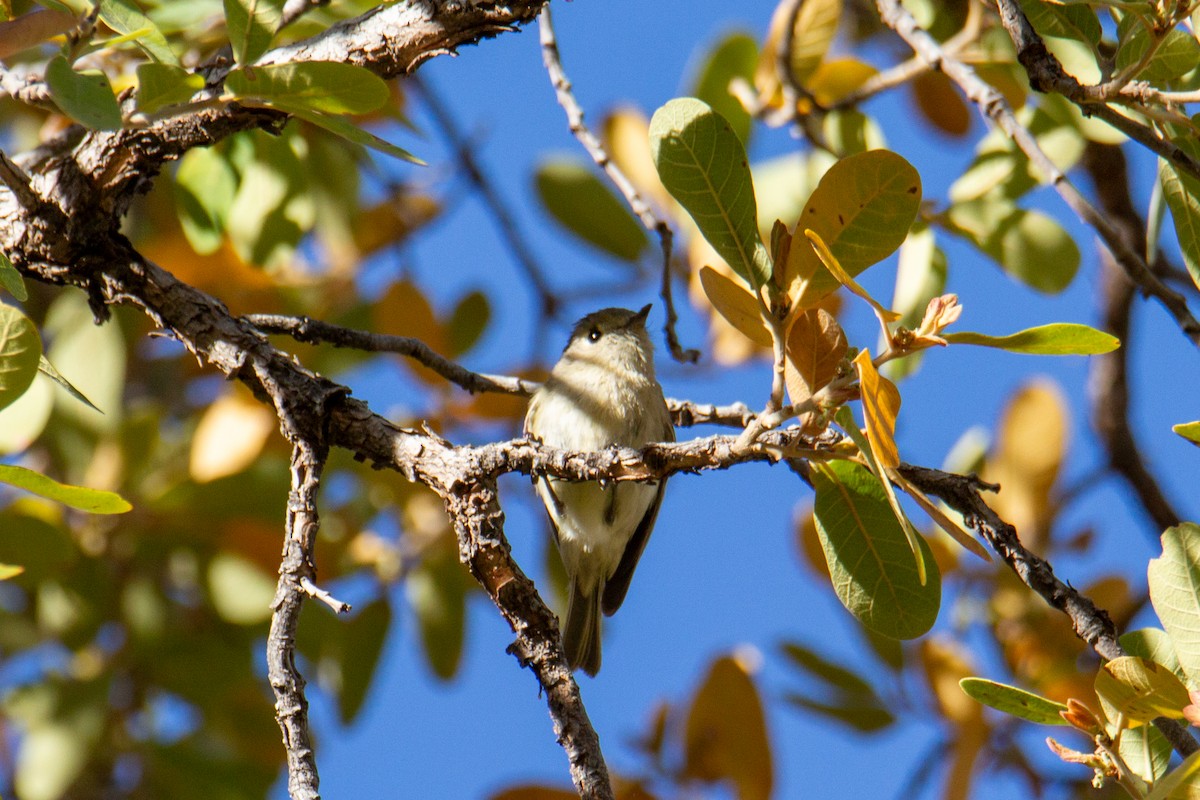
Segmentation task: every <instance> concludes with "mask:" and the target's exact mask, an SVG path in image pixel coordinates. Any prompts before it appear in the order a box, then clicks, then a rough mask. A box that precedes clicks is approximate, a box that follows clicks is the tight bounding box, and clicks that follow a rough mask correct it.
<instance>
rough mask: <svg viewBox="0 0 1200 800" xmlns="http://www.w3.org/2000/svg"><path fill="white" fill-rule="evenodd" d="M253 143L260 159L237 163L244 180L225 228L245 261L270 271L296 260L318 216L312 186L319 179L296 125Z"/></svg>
mask: <svg viewBox="0 0 1200 800" xmlns="http://www.w3.org/2000/svg"><path fill="white" fill-rule="evenodd" d="M253 141H254V156H255V157H254V158H252V159H248V160H246V161H245V162H244V163H241V164H239V165H238V166H240V167H241V180H240V182H239V184H238V190H237V195H236V196H235V197H234V199H233V203H232V204H231V205H230V206H229V209H228V211H227V212H226V216H225V232H226V233H227V234H228V235H229V240H230V243H231V244H232V245H233V248H234V250H235V251H236V252H237V254H238V255H239V256H240V257H241V258H242V260H243V261H246V262H247V263H250V264H257V265H259V266H261V267H263V268H264V269H266V270H268V271H270V270H273V269H276V268H278V267H280V266H281V265H283V264H285V263H287V262H288V261H290V260H291V259H292V257H293V256H294V254H295V252H296V248H297V247H298V246H299V244H300V240H301V239H302V238H303V237H304V234H305V233H307V232H308V231H309V230H311V228H312V226H313V224H314V222H315V220H316V205H315V203H314V201H313V193H312V191H311V190H310V185H311V183H312V182H313V181H314V180H316V178H315V176H314V175H313V174H312V173H311V172H310V171H309V170H308V169H306V167H305V164H304V162H303V161H302V160H301V155H302V154H303V153H304V152H305V148H304V144H303V142H302V141H301V138H300V136H299V134H298V133H297V131H296V129H295V128H288V129H285V130H284V132H283V134H282V135H280V136H262V135H257V136H255V137H254V139H253Z"/></svg>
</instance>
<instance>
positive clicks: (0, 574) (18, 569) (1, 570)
mask: <svg viewBox="0 0 1200 800" xmlns="http://www.w3.org/2000/svg"><path fill="white" fill-rule="evenodd" d="M24 571H25V568H24V567H22V566H20V565H19V564H0V581H6V580H8V579H9V578H15V577H17V576H18V575H20V574H21V573H22V572H24Z"/></svg>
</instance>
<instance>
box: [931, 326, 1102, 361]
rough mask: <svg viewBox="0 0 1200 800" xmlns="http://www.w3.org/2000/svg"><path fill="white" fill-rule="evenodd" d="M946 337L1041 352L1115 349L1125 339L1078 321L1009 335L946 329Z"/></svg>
mask: <svg viewBox="0 0 1200 800" xmlns="http://www.w3.org/2000/svg"><path fill="white" fill-rule="evenodd" d="M942 338H943V339H945V340H946V341H947V342H949V343H951V344H974V345H979V346H980V347H994V348H997V349H999V350H1007V351H1009V352H1010V353H1025V354H1028V355H1038V356H1091V355H1098V354H1101V353H1111V352H1112V351H1113V350H1116V349H1117V348H1118V347H1120V346H1121V340H1120V339H1118V338H1117V337H1115V336H1113V335H1112V334H1109V333H1105V332H1104V331H1098V330H1096V329H1095V328H1092V327H1089V326H1087V325H1080V324H1077V323H1074V322H1054V323H1051V324H1049V325H1039V326H1038V327H1036V328H1027V329H1025V330H1023V331H1018V332H1017V333H1010V334H1009V335H1007V336H988V335H987V334H983V333H973V332H971V331H956V332H953V333H943V334H942Z"/></svg>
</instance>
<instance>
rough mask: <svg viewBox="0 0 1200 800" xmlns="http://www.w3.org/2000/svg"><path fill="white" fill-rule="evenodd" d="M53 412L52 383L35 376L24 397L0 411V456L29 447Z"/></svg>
mask: <svg viewBox="0 0 1200 800" xmlns="http://www.w3.org/2000/svg"><path fill="white" fill-rule="evenodd" d="M53 409H54V389H53V384H52V383H51V382H50V380H49V379H47V378H43V377H40V376H39V377H38V378H35V379H34V381H33V383H31V384H30V385H29V388H28V389H26V390H25V393H24V394H22V395H21V396H20V397H18V398H17V399H16V400H15V401H14V402H13V403H11V404H10V405H8V406H6V407H5V408H4V410H2V411H0V455H8V454H9V453H20V452H22V451H24V450H25V449H27V448H28V447H29V445H31V444H33V443H34V442H35V441H36V440H37V438H38V437H39V436H41V434H42V431H43V430H45V428H46V423H48V422H49V421H50V412H51V411H53Z"/></svg>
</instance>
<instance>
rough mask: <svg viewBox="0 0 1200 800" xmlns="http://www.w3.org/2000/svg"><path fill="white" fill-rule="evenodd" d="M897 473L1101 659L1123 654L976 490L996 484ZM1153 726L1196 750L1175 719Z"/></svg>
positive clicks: (1108, 623)
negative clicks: (954, 514)
mask: <svg viewBox="0 0 1200 800" xmlns="http://www.w3.org/2000/svg"><path fill="white" fill-rule="evenodd" d="M900 472H901V474H902V475H904V477H905V478H907V479H908V480H909V481H911V482H912V483H913V484H914V485H915V486H916V487H917V488H918V489H920V490H921V491H923V492H925V494H930V495H935V496H937V497H940V498H941V499H942V500H944V501H945V502H946V504H947V505H948V506H950V507H951V508H953V509H954V510H955V511H958V512H959V513H960V514H962V516H963V522H964V523H966V525H967V526H968V527H970V528H972V529H974V530H975V531H977V532H978V533H979V535H980V536H982V537H983V538H984V540H985V541H986V542H987V543H988V545H989V546H990V547H991V548H992V550H994V551H995V552H996V554H997V555H999V556H1000V558H1001V559H1002V560H1003V561H1004V563H1005V564H1007V565H1008V566H1009V568H1010V569H1011V570H1012V571H1013V572H1015V573H1016V575H1017V577H1018V578H1020V579H1021V582H1022V583H1023V584H1025V585H1026V586H1028V587H1029V588H1030V589H1032V590H1033V591H1034V592H1035V593H1036V594H1038V595H1039V596H1040V597H1041V598H1042V599H1043V600H1045V601H1046V602H1047V603H1049V604H1050V606H1051V607H1052V608H1056V609H1058V610H1059V611H1061V612H1063V613H1064V614H1066V615H1067V618H1068V619H1070V620H1071V627H1072V629H1073V630H1074V631H1075V635H1076V636H1078V637H1079V638H1080V639H1082V640H1083V641H1084V642H1086V643H1087V644H1088V646H1089V647H1091V648H1092V649H1093V650H1095V651H1096V653H1097V654H1098V655H1099V656H1100V657H1101V658H1103V659H1105V660H1106V661H1109V660H1112V659H1114V658H1120V657H1121V656H1124V655H1128V654H1127V653H1126V652H1125V650H1124V648H1122V647H1121V644H1120V642H1119V641H1118V640H1117V627H1116V625H1114V624H1113V621H1112V618H1111V617H1109V615H1108V612H1107V611H1105V610H1104V609H1102V608H1097V606H1096V604H1095V603H1093V602H1092V600H1091V598H1089V597H1087V596H1086V595H1083V594H1080V593H1079V592H1078V591H1076V589H1075V588H1074V587H1073V586H1071V585H1069V584H1066V583H1063V582H1062V581H1061V580H1059V579H1058V576H1056V575H1055V574H1054V568H1053V567H1051V566H1050V564H1049V562H1047V561H1046V560H1045V559H1043V558H1039V557H1038V556H1036V555H1034V554H1033V553H1031V552H1029V551H1028V550H1026V549H1025V546H1024V545H1023V544H1021V540H1020V539H1019V538H1018V537H1017V531H1016V529H1015V528H1013V526H1012V525H1009V524H1008V523H1007V522H1005V521H1004V520H1003V519H1001V518H1000V516H999V515H998V514H997V513H996V512H995V511H993V510H992V509H991V507H990V506H989V505H988V504H987V503H986V502H985V501H984V499H983V497H982V496H981V495H980V491H981V490H983V491H993V492H994V491H997V490H998V489H999V488H1000V487H999V486H996V485H994V484H989V483H984V482H983V481H981V480H979V479H978V478H976V477H975V476H974V475H970V476H963V475H954V474H951V473H947V472H942V471H940V470H935V469H927V468H925V467H915V466H912V465H911V464H901V465H900ZM1154 725H1155V727H1157V728H1158V729H1159V730H1160V731H1162V733H1163V735H1164V736H1166V737H1167V740H1168V741H1170V742H1171V746H1172V747H1174V748H1175V751H1176V752H1177V753H1179V754H1180V755H1182V756H1184V757H1187V756H1188V755H1190V754H1191V753H1194V752H1196V751H1197V750H1200V743H1197V742H1196V740H1195V739H1194V738H1192V735H1191V734H1190V733H1189V732H1188V731H1187V729H1186V728H1184V727H1183V726H1182V725H1180V724H1179V723H1178V722H1176V721H1175V720H1170V719H1166V718H1163V717H1160V718H1158V719H1156V720H1154Z"/></svg>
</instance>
